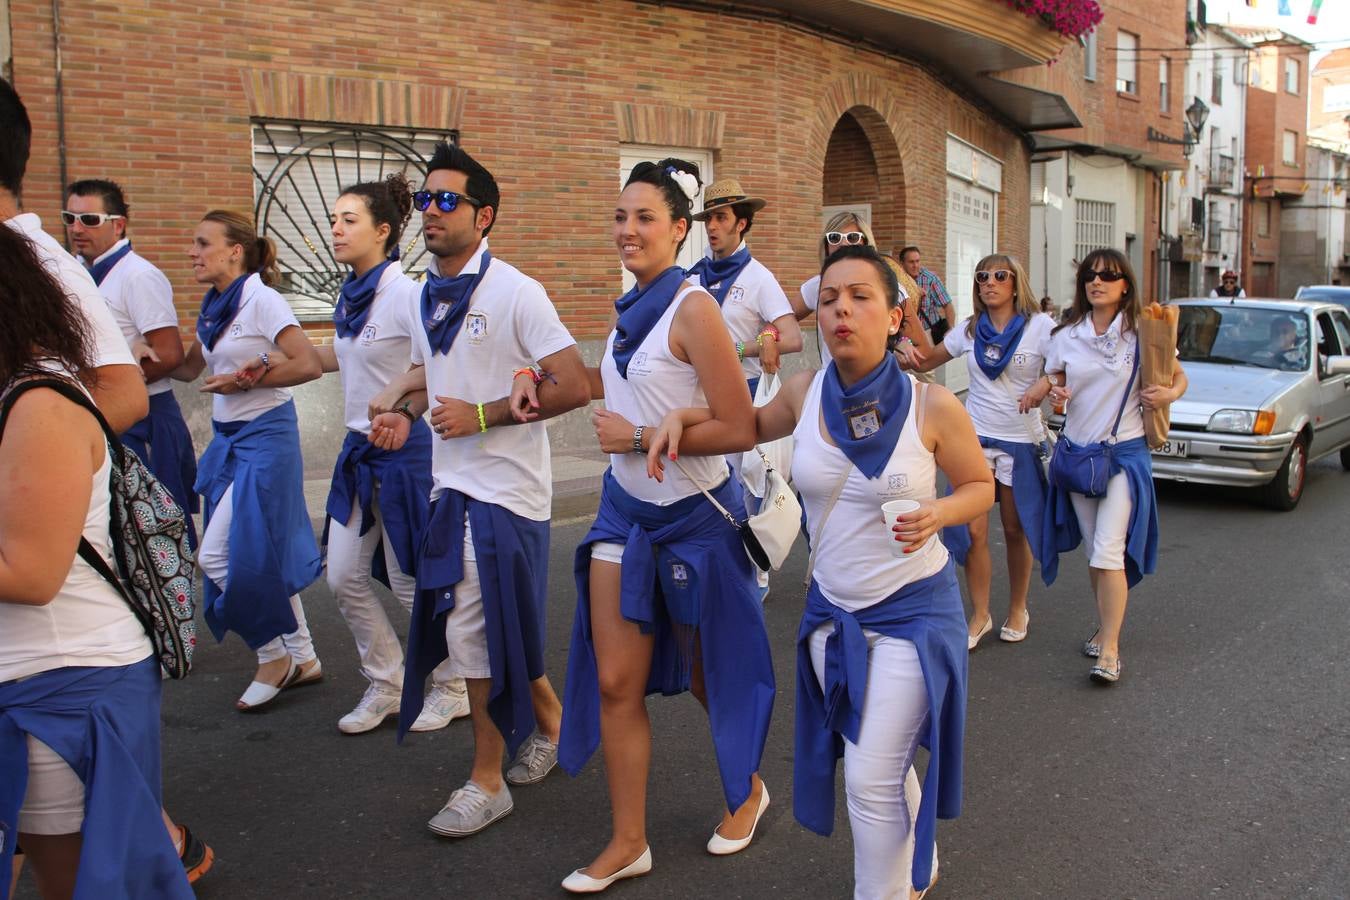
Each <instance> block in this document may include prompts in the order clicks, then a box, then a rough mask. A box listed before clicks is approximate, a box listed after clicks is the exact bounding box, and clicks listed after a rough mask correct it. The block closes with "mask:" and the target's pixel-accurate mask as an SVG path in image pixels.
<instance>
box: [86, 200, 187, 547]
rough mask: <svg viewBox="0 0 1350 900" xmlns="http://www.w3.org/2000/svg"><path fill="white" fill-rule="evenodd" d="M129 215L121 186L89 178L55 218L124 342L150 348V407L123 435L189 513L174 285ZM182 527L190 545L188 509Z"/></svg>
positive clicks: (145, 367)
mask: <svg viewBox="0 0 1350 900" xmlns="http://www.w3.org/2000/svg"><path fill="white" fill-rule="evenodd" d="M129 214H130V209H129V208H128V207H127V201H126V195H125V194H123V192H122V188H121V186H120V185H118V184H117V183H116V182H113V181H107V180H104V179H100V178H90V179H86V180H84V181H77V182H75V183H74V184H72V185H71V186H70V188H69V189H68V190H67V191H66V208H65V209H64V210H62V212H61V221H62V222H64V223H65V226H66V235H67V236H68V237H69V238H70V245H71V246H72V247H74V248H75V252H76V253H77V254H79V259H80V261H81V262H83V263H84V265H85V266H86V267H87V268H88V269H89V274H90V275H92V276H93V278H94V283H95V284H97V285H98V289H99V291H101V292H102V294H103V297H104V299H105V300H107V302H108V309H110V310H111V311H112V314H113V319H114V320H115V321H116V322H117V326H118V328H119V329H121V332H122V336H123V337H124V338H125V339H126V342H127V345H128V346H129V347H133V348H134V347H136V346H137V345H144V346H147V347H149V348H150V351H151V353H150V355H149V356H147V357H146V358H145V359H142V360H141V361H140V363H141V371H142V372H143V373H144V375H145V383H146V389H147V390H148V391H149V393H150V414H149V415H148V416H146V417H145V418H143V419H141V420H140V421H139V422H137V423H136V424H135V425H133V426H131V428H129V429H127V432H126V433H125V434H124V435H123V436H122V442H123V443H124V444H125V445H126V446H128V447H130V448H131V449H132V450H133V451H134V452H135V453H136V455H137V456H139V457H140V458H141V460H142V461H143V462H144V463H145V464H146V466H148V467H149V469H150V471H151V472H154V473H155V477H156V478H158V479H159V480H160V481H161V482H163V483H164V486H165V487H167V488H168V489H169V493H171V494H173V498H174V499H175V500H177V501H178V505H179V506H181V507H182V508H183V509H184V511H186V512H188V513H195V512H197V511H198V501H199V498H198V496H197V493H196V492H195V491H193V489H192V485H193V483H194V482H195V481H196V480H197V454H196V451H195V450H194V449H193V446H192V435H191V434H190V433H189V432H188V427H187V423H186V422H184V421H183V411H182V410H181V409H180V408H179V406H178V401H177V400H176V399H175V398H174V395H173V387H172V384H171V383H170V379H169V373H170V372H172V371H173V370H174V369H176V368H178V366H179V365H181V364H182V362H183V356H184V353H183V340H182V338H181V337H180V336H179V333H178V311H177V310H176V309H175V308H174V305H173V287H172V286H171V285H170V284H169V279H168V278H166V277H165V276H164V273H163V272H161V271H160V270H159V269H157V268H156V267H155V266H154V265H153V264H152V263H151V262H150V261H149V260H147V259H145V258H144V257H143V256H141V255H139V254H137V253H136V252H135V251H133V250H132V249H131V241H130V239H128V237H127V224H128V218H127V217H128V215H129ZM188 532H189V537H190V539H191V541H192V545H193V546H194V547H195V546H196V545H197V534H196V530H195V528H194V526H193V524H192V518H191V516H189V517H188Z"/></svg>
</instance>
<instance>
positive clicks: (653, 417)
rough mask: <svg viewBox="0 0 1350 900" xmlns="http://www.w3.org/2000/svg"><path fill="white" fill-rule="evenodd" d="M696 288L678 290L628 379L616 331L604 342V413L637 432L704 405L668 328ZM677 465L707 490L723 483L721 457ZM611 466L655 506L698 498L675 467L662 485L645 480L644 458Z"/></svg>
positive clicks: (629, 456)
mask: <svg viewBox="0 0 1350 900" xmlns="http://www.w3.org/2000/svg"><path fill="white" fill-rule="evenodd" d="M697 289H698V285H695V284H689V283H688V282H686V283H685V285H684V286H683V287H682V288H680V292H679V293H677V294H676V295H675V299H674V300H672V301H670V306H669V307H667V309H666V311H665V313H664V314H663V315H662V316H661V318H660V319H659V320H657V323H656V324H655V325H653V326H652V330H651V331H649V332H648V333H647V336H646V338H644V339H643V341H642V345H641V346H640V347H638V348H637V351H636V352H635V353H634V354H633V357H632V359H631V360H629V362H628V378H627V379H626V380H625V379H624V377H623V376H622V375H620V374H619V367H618V364H616V363H615V362H614V334H615V332H613V331H611V332H610V334H609V338H608V340H607V341H606V342H605V356H604V358H603V359H601V360H600V378H601V380H602V382H603V383H604V386H605V408H606V409H609V410H610V411H612V412H616V413H618V414H619V415H621V416H623V417H624V418H625V419H627V420H628V421H630V422H632V423H633V426H634V427H635V428H636V427H637V426H638V425H646V426H647V427H648V428H649V429H655V428H656V426H657V425H660V424H661V420H662V419H664V418H665V417H666V414H667V413H668V412H670V411H671V410H672V409H680V408H683V407H686V406H707V405H708V401H707V400H706V399H705V398H704V396H703V386H702V385H700V384H699V383H698V375H697V373H695V371H694V367H693V366H692V365H690V364H689V363H687V362H682V361H681V360H679V359H678V358H676V356H675V354H674V353H671V352H670V325H671V323H672V322H673V321H675V312H676V310H678V309H679V308H680V304H681V303H682V302H683V301H684V298H685V297H687V296H689V294H690V292H691V291H694V290H697ZM680 463H681V464H682V465H683V466H684V467H685V469H687V470H688V471H689V474H690V475H692V476H693V477H694V478H697V479H698V481H699V484H701V485H703V487H704V488H706V489H707V490H710V491H711V490H712V489H713V488H714V487H717V486H718V485H720V484H721V483H722V482H723V481H725V480H726V478H727V461H726V457H723V456H682V457H681V458H680ZM609 464H610V468H611V469H613V471H614V478H615V479H616V480H617V481H618V482H619V486H620V487H622V488H623V489H624V490H625V491H627V492H628V493H630V494H632V495H633V496H634V497H636V498H638V499H639V500H645V501H646V502H648V503H655V504H656V505H657V506H669V505H670V504H672V503H674V502H675V501H677V500H683V499H684V498H685V497H688V496H690V495H691V494H697V493H698V488H697V487H695V486H694V485H693V484H691V483H690V481H689V479H688V478H685V476H684V473H682V472H681V471H680V470H679V469H677V468H676V467H675V466H674V465H669V464H668V465H667V466H666V475H665V481H657V480H656V479H654V478H648V477H647V457H646V455H645V454H640V453H612V454H610V457H609Z"/></svg>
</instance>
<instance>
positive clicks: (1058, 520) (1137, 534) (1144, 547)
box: [1027, 437, 1158, 587]
mask: <svg viewBox="0 0 1350 900" xmlns="http://www.w3.org/2000/svg"><path fill="white" fill-rule="evenodd" d="M1117 472H1124V473H1125V477H1126V478H1127V479H1128V480H1129V482H1130V528H1129V531H1128V532H1127V533H1126V538H1125V580H1126V582H1127V583H1128V584H1129V586H1130V587H1134V586H1135V585H1136V584H1138V583H1139V582H1140V581H1141V580H1142V579H1143V577H1144V576H1145V575H1150V574H1152V573H1153V570H1154V569H1155V568H1156V567H1157V564H1158V506H1157V497H1156V496H1155V495H1154V493H1153V462H1152V459H1151V457H1150V455H1149V452H1148V444H1147V442H1146V441H1145V440H1144V439H1143V438H1141V437H1139V438H1133V439H1132V440H1128V441H1121V442H1120V443H1118V444H1116V446H1115V453H1113V454H1112V456H1111V475H1112V476H1114V475H1115V474H1116V473H1117ZM1027 536H1028V538H1030V537H1031V532H1030V531H1029V530H1028V532H1027ZM1040 539H1041V552H1040V553H1039V554H1038V555H1037V558H1038V559H1039V560H1040V563H1041V580H1042V581H1044V582H1045V584H1046V586H1047V587H1049V586H1050V585H1051V584H1053V583H1054V581H1055V577H1056V576H1057V575H1058V574H1059V554H1061V553H1067V552H1069V551H1070V550H1073V549H1074V548H1075V547H1077V546H1078V545H1079V544H1080V543H1082V541H1083V533H1082V531H1081V530H1079V527H1078V517H1077V516H1076V515H1075V514H1074V511H1073V504H1072V503H1071V502H1070V500H1069V493H1068V492H1067V491H1065V490H1063V489H1061V488H1059V487H1057V486H1056V485H1055V484H1054V482H1051V483H1050V485H1049V486H1048V487H1047V489H1046V495H1045V513H1044V517H1043V521H1042V524H1041V536H1040Z"/></svg>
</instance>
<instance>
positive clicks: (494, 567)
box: [370, 144, 590, 837]
mask: <svg viewBox="0 0 1350 900" xmlns="http://www.w3.org/2000/svg"><path fill="white" fill-rule="evenodd" d="M499 205H500V197H499V193H498V189H497V182H496V180H495V179H494V178H493V177H492V174H491V173H490V172H489V171H488V170H487V169H486V168H484V167H483V166H482V165H481V164H480V163H479V162H478V161H477V160H475V159H474V158H473V157H472V156H470V155H469V154H468V153H466V152H465V151H464V150H463V149H461V148H459V147H457V146H450V145H448V144H441V145H440V146H439V147H437V149H436V151H435V154H434V155H433V156H432V158H431V161H430V163H429V164H428V166H427V176H426V183H425V184H424V186H423V189H422V190H420V191H418V192H416V193H415V194H414V195H413V208H414V209H417V210H419V211H420V212H421V213H422V236H423V240H424V241H425V243H426V247H427V250H429V251H430V252H431V254H432V256H433V259H432V262H431V265H430V266H429V267H428V269H427V280H426V283H425V284H424V285H416V284H414V288H415V292H414V293H411V294H410V296H409V298H408V301H407V307H406V309H407V312H408V314H409V315H410V316H411V321H410V322H409V332H410V333H411V335H412V340H413V343H412V363H413V368H412V369H411V370H410V371H409V373H408V374H407V375H405V376H404V377H403V378H402V379H400V380H399V381H398V382H396V383H395V384H394V385H391V386H390V388H389V390H386V391H385V392H384V393H382V394H381V395H380V396H379V397H377V398H376V399H375V401H373V403H372V412H375V413H379V414H378V415H375V416H374V417H373V419H372V421H371V435H370V440H371V442H372V443H374V444H375V445H376V446H377V447H380V448H383V449H387V450H396V449H398V448H399V447H401V446H402V445H403V442H404V441H405V440H406V439H407V436H408V432H409V427H410V425H411V423H412V422H413V421H415V420H416V419H417V418H419V417H420V416H422V415H423V414H424V413H426V412H428V411H429V412H430V414H431V415H430V420H431V427H432V430H433V431H434V432H435V435H436V438H437V439H436V440H435V441H433V448H432V480H433V488H432V498H431V511H430V514H429V517H428V522H427V524H426V527H425V529H424V530H425V534H426V539H425V540H424V541H423V542H422V548H421V550H420V551H419V553H418V558H417V572H416V575H417V588H418V590H417V593H416V594H415V596H414V600H413V613H412V625H411V628H410V630H409V634H408V653H407V659H406V662H405V666H404V667H405V673H406V674H405V676H404V681H403V703H402V708H401V710H400V713H399V734H400V736H401V735H402V734H403V733H404V732H405V731H406V730H407V729H408V728H409V727H410V726H411V725H412V723H413V722H414V721H415V720H416V718H417V715H418V714H419V712H420V711H421V708H422V705H423V691H424V689H425V686H426V679H427V676H429V675H430V674H431V671H432V670H433V669H434V668H436V667H437V666H438V665H439V664H440V663H441V662H442V661H443V660H445V659H447V658H448V659H449V661H450V663H449V668H450V672H449V674H450V675H453V676H457V677H460V678H463V679H465V681H466V684H467V687H468V694H469V715H470V717H471V720H472V723H473V735H474V758H473V767H472V770H471V772H470V773H469V780H468V781H467V782H466V783H465V784H464V786H463V787H460V788H458V789H456V790H455V791H454V792H452V793H451V794H450V799H449V800H448V801H447V802H446V804H445V806H444V808H442V809H441V811H440V812H438V813H437V814H436V815H435V816H433V817H432V819H431V820H430V821H429V822H428V823H427V827H428V828H429V829H430V830H431V831H432V832H434V833H436V834H438V835H442V836H445V837H466V836H468V835H471V834H476V833H477V832H479V831H482V830H483V829H484V828H487V827H488V826H489V825H491V824H492V823H493V822H496V821H497V820H498V819H500V818H502V817H503V816H505V815H507V814H508V813H510V812H511V810H512V809H513V808H514V804H513V801H512V798H511V791H510V789H509V788H508V787H507V783H510V784H512V785H526V784H533V783H535V782H537V781H540V780H542V779H543V778H544V777H545V776H546V775H547V774H548V773H549V771H550V770H551V769H552V768H553V767H554V765H555V764H556V763H557V759H558V734H559V730H560V728H561V725H562V705H561V703H559V701H558V697H557V695H556V694H555V693H554V691H553V687H552V685H551V684H550V683H549V680H548V677H547V676H546V675H545V674H544V665H543V650H544V608H545V604H546V602H547V599H548V558H549V557H548V546H549V517H550V515H551V514H552V493H553V479H552V472H551V458H550V453H549V444H548V435H547V432H546V430H545V425H544V422H543V420H544V419H547V418H549V417H551V416H556V415H560V414H561V413H564V412H567V411H568V410H571V409H576V408H577V407H580V406H584V405H586V403H588V402H589V401H590V382H589V379H588V377H587V373H586V369H585V366H584V364H583V363H582V360H581V354H580V353H579V352H578V351H577V347H576V341H574V340H573V339H572V336H571V335H570V334H568V332H567V329H566V328H564V327H563V324H562V322H561V321H560V320H559V318H558V313H557V310H556V309H554V307H553V303H552V302H551V301H550V300H549V298H548V295H547V294H546V293H545V292H544V289H543V287H542V286H541V285H540V284H539V282H537V281H535V280H534V279H532V278H529V277H528V276H526V275H524V274H523V273H522V272H520V271H519V270H517V269H516V268H514V267H512V266H511V265H509V264H508V263H506V262H503V261H502V260H500V259H498V258H496V257H494V256H493V255H492V254H491V252H490V251H489V249H488V242H487V235H488V232H489V231H491V230H492V227H493V226H494V224H495V223H496V219H497V210H498V207H499ZM517 377H520V379H521V380H522V381H524V380H525V379H526V378H528V379H529V381H530V383H531V385H532V391H531V396H530V398H529V399H528V400H525V401H523V402H522V404H521V405H520V406H518V407H517V408H514V409H513V408H512V403H511V396H512V389H513V386H514V384H515V383H516V379H517ZM504 751H509V752H510V753H511V754H512V756H513V759H512V763H511V766H510V767H509V768H508V770H507V772H506V778H505V781H503V778H502V754H503V752H504Z"/></svg>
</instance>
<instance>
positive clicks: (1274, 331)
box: [1177, 304, 1309, 372]
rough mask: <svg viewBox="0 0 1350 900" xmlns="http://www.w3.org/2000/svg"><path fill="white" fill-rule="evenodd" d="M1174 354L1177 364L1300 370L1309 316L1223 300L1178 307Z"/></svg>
mask: <svg viewBox="0 0 1350 900" xmlns="http://www.w3.org/2000/svg"><path fill="white" fill-rule="evenodd" d="M1177 352H1178V353H1179V354H1180V357H1181V361H1182V362H1211V363H1226V364H1228V365H1237V366H1255V367H1258V368H1262V369H1278V370H1280V371H1282V372H1302V371H1305V370H1306V369H1307V368H1308V365H1309V359H1308V317H1307V316H1306V315H1304V314H1302V313H1298V312H1284V311H1283V310H1277V309H1253V308H1249V307H1242V306H1230V305H1228V304H1218V305H1214V306H1183V307H1181V319H1180V321H1179V323H1178V325H1177Z"/></svg>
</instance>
